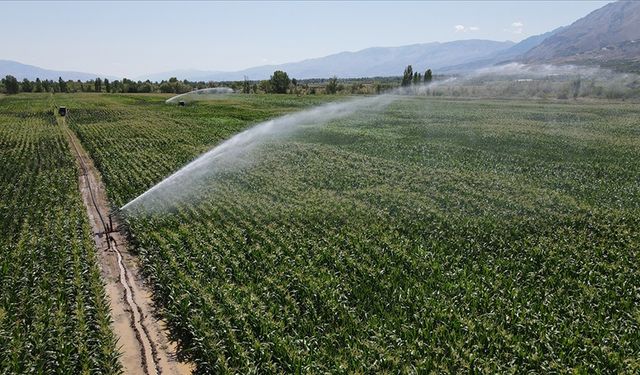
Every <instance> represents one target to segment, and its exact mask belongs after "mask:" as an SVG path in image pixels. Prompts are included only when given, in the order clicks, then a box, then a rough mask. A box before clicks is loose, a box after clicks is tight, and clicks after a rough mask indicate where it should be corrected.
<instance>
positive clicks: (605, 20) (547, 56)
mask: <svg viewBox="0 0 640 375" xmlns="http://www.w3.org/2000/svg"><path fill="white" fill-rule="evenodd" d="M638 25H640V2H634V1H618V2H615V3H611V4H608V5H606V6H604V7H602V8H600V9H598V10H595V11H593V12H591V13H590V14H588V15H587V16H585V17H583V18H581V19H579V20H577V21H576V22H574V23H573V24H571V25H570V26H568V27H566V28H564V29H563V30H561V31H560V32H558V33H556V34H554V35H552V36H551V37H549V38H547V39H546V40H544V41H543V42H542V43H540V44H539V45H538V46H536V47H535V48H532V49H531V50H530V51H529V52H527V53H525V54H524V55H523V56H522V58H521V59H520V60H521V61H523V62H526V63H575V64H598V65H601V66H605V67H614V68H617V69H619V70H637V68H638V67H640V27H639V26H638Z"/></svg>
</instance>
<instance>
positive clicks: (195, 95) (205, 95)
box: [165, 87, 234, 104]
mask: <svg viewBox="0 0 640 375" xmlns="http://www.w3.org/2000/svg"><path fill="white" fill-rule="evenodd" d="M233 92H234V91H233V89H232V88H229V87H211V88H208V89H200V90H194V91H189V92H187V93H184V94H180V95H176V96H173V97H171V98H169V99H167V100H165V103H166V104H176V103H180V102H190V101H195V100H206V99H210V98H211V96H220V95H226V94H233Z"/></svg>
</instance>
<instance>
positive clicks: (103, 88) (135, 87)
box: [0, 65, 432, 95]
mask: <svg viewBox="0 0 640 375" xmlns="http://www.w3.org/2000/svg"><path fill="white" fill-rule="evenodd" d="M423 77H424V78H423ZM431 79H432V75H431V70H430V69H428V70H427V71H426V72H425V74H424V76H422V75H421V74H419V73H413V69H412V67H411V65H409V66H408V67H407V69H405V72H404V75H403V77H402V80H401V81H400V82H398V77H374V78H356V79H339V78H338V77H336V76H334V77H331V78H329V79H306V80H297V79H295V78H290V77H289V75H288V74H287V73H286V72H284V71H282V70H276V71H275V72H273V74H272V75H271V77H270V78H269V79H268V80H259V81H255V80H254V81H252V80H249V79H248V78H247V77H245V79H244V80H243V81H219V82H214V81H209V82H205V81H188V80H186V79H185V80H182V81H181V80H178V79H177V78H176V77H172V78H170V79H168V80H163V81H160V82H152V81H150V80H146V81H133V80H130V79H127V78H124V79H122V80H112V81H110V80H109V79H107V78H104V79H103V78H95V79H92V80H87V81H81V80H76V81H74V80H64V79H62V77H59V78H58V80H50V79H45V80H41V79H40V78H36V79H35V80H34V81H31V80H29V79H27V78H25V79H23V80H22V81H19V80H18V79H16V78H15V77H14V76H12V75H7V76H6V77H5V78H3V79H2V80H0V92H3V93H5V94H9V95H11V94H17V93H20V92H50V93H74V92H95V93H171V94H183V93H186V92H189V91H193V90H199V89H204V88H211V87H219V86H225V87H231V88H232V89H234V90H235V91H236V92H242V93H246V94H250V93H254V94H257V93H276V94H287V93H288V94H297V95H307V94H312V95H313V94H330V95H334V94H379V93H381V92H384V91H388V90H390V89H392V88H394V87H397V86H398V84H400V85H402V86H408V85H410V84H416V83H418V82H425V83H428V82H430V81H431Z"/></svg>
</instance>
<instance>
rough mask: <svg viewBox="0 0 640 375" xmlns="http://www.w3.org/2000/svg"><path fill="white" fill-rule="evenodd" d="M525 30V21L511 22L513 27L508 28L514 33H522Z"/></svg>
mask: <svg viewBox="0 0 640 375" xmlns="http://www.w3.org/2000/svg"><path fill="white" fill-rule="evenodd" d="M523 30H524V23H523V22H522V21H514V22H512V23H511V29H506V31H508V32H510V33H513V34H522V31H523Z"/></svg>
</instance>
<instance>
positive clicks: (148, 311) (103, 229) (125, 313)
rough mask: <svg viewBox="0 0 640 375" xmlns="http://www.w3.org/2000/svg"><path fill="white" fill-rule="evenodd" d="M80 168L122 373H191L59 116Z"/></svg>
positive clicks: (95, 176) (95, 175) (95, 177)
mask: <svg viewBox="0 0 640 375" xmlns="http://www.w3.org/2000/svg"><path fill="white" fill-rule="evenodd" d="M57 118H58V123H59V124H60V126H61V127H62V128H63V129H64V131H65V132H66V134H67V139H68V141H69V147H70V148H71V151H72V152H73V154H74V156H75V157H76V161H77V162H78V167H79V168H80V177H79V181H78V183H79V185H80V191H81V193H82V199H83V201H84V204H85V206H86V208H87V214H88V215H89V221H90V223H91V229H92V231H93V235H94V236H93V237H94V240H95V243H96V248H97V249H98V261H99V262H100V269H101V273H102V278H103V281H104V282H105V284H106V287H105V289H106V292H107V296H108V298H109V303H110V307H111V317H112V319H113V330H114V332H115V333H116V335H117V336H118V345H119V346H120V351H121V353H122V356H121V358H120V360H121V363H122V366H123V368H124V373H125V374H146V375H156V374H190V373H191V372H192V367H191V366H189V365H188V364H184V363H181V362H178V361H177V360H176V356H175V345H174V344H172V343H170V342H169V341H168V340H167V335H166V329H165V323H164V322H163V321H161V320H158V319H156V318H155V317H154V316H153V314H152V311H153V310H152V300H151V293H150V292H149V290H148V289H147V288H146V287H145V285H144V284H143V281H142V278H141V277H140V275H139V272H138V267H137V264H136V258H135V257H134V256H132V255H131V254H130V253H129V252H128V250H127V243H126V241H125V239H124V238H123V237H122V236H121V235H120V233H119V232H118V221H117V219H116V218H113V220H110V219H109V205H108V204H107V202H108V201H107V196H106V192H105V189H104V185H103V184H102V181H101V178H100V174H99V172H98V170H97V169H96V168H95V166H94V165H93V162H92V160H91V158H90V157H89V155H88V154H87V152H86V151H85V150H84V148H83V147H82V144H81V143H80V141H79V140H78V138H77V137H76V135H75V133H74V132H73V131H71V129H69V127H68V126H67V124H66V119H65V118H64V117H57Z"/></svg>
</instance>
